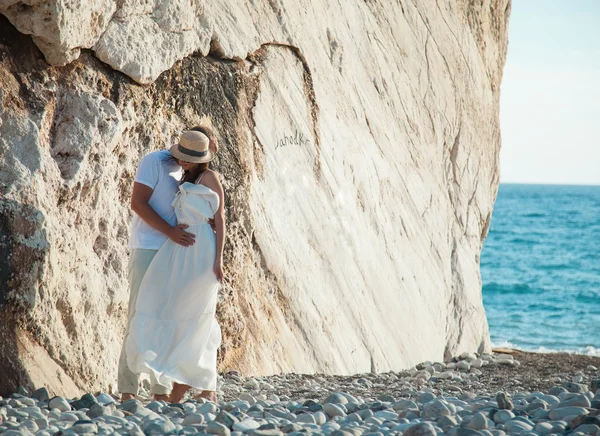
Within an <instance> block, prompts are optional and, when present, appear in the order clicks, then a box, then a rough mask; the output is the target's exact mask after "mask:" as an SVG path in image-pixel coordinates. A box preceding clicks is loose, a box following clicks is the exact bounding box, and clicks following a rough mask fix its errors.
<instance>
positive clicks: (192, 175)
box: [180, 126, 212, 183]
mask: <svg viewBox="0 0 600 436" xmlns="http://www.w3.org/2000/svg"><path fill="white" fill-rule="evenodd" d="M190 130H193V131H195V132H200V133H203V134H205V135H206V136H207V137H208V139H209V140H211V141H212V132H211V131H210V129H208V128H207V127H204V126H194V127H192V128H191V129H190ZM208 169H210V162H205V163H200V164H197V165H196V166H195V167H194V168H192V169H191V170H189V171H185V172H184V173H183V177H182V178H181V182H180V183H185V182H189V183H196V180H198V177H200V175H201V174H202V173H203V172H204V171H206V170H208Z"/></svg>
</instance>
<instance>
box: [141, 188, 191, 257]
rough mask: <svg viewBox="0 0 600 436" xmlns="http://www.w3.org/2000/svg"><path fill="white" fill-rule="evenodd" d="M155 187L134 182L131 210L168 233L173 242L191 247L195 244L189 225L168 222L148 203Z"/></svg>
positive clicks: (156, 227)
mask: <svg viewBox="0 0 600 436" xmlns="http://www.w3.org/2000/svg"><path fill="white" fill-rule="evenodd" d="M152 192H153V189H152V188H150V187H149V186H146V185H144V184H143V183H138V182H135V183H134V184H133V193H132V194H131V210H132V211H134V212H135V213H137V214H138V216H139V217H140V218H141V219H143V220H144V221H145V222H146V223H148V225H150V226H152V227H154V228H155V229H156V230H158V231H159V232H161V233H164V234H165V235H167V237H168V238H169V239H171V240H172V241H173V242H175V243H177V244H179V245H183V246H184V247H189V246H190V245H193V244H194V242H195V241H194V235H193V234H191V233H188V232H186V231H185V230H184V229H186V228H187V227H188V226H187V225H185V224H179V225H176V226H175V227H171V225H170V224H169V223H168V222H166V221H165V220H164V219H162V217H161V216H160V215H159V214H157V213H156V211H155V210H154V209H152V206H150V204H148V201H149V200H150V197H151V196H152Z"/></svg>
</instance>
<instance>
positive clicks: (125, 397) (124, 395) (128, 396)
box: [121, 393, 135, 403]
mask: <svg viewBox="0 0 600 436" xmlns="http://www.w3.org/2000/svg"><path fill="white" fill-rule="evenodd" d="M134 398H135V395H134V394H127V393H122V394H121V403H122V402H123V401H127V400H133V399H134Z"/></svg>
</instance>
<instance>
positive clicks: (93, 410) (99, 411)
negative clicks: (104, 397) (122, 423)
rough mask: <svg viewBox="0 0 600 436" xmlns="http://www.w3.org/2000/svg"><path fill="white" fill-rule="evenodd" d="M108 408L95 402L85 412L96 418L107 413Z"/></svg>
mask: <svg viewBox="0 0 600 436" xmlns="http://www.w3.org/2000/svg"><path fill="white" fill-rule="evenodd" d="M108 410H109V409H108V408H106V407H104V406H103V405H101V404H98V403H95V404H94V405H93V406H92V407H90V408H89V410H88V411H87V412H86V415H87V416H89V417H90V418H92V419H94V418H98V417H99V416H104V415H107V414H108V413H107V411H108Z"/></svg>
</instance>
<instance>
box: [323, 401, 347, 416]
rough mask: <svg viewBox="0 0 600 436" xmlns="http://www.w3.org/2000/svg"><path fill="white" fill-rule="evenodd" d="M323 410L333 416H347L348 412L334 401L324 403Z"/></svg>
mask: <svg viewBox="0 0 600 436" xmlns="http://www.w3.org/2000/svg"><path fill="white" fill-rule="evenodd" d="M323 411H324V412H325V413H326V414H327V416H329V417H330V418H333V417H334V416H346V412H344V410H343V409H342V408H341V407H340V406H339V405H338V404H334V403H325V404H324V405H323Z"/></svg>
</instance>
